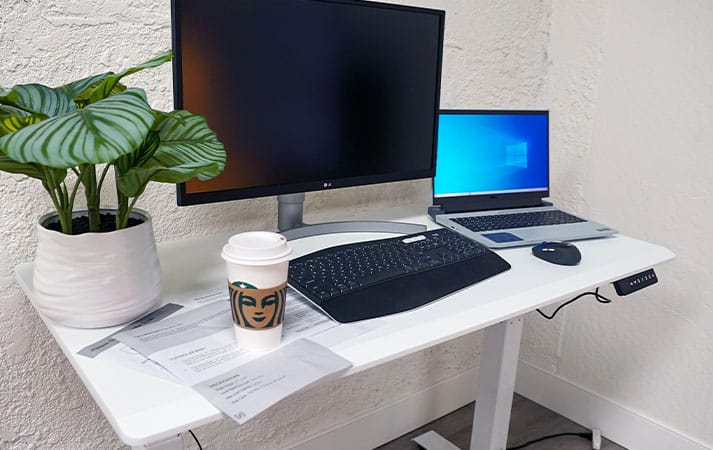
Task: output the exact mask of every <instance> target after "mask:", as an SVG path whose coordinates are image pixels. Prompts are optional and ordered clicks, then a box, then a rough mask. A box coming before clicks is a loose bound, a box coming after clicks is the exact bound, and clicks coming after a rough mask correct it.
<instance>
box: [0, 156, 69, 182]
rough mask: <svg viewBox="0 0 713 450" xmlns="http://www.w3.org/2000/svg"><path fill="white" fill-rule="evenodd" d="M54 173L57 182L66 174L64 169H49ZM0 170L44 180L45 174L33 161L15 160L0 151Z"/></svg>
mask: <svg viewBox="0 0 713 450" xmlns="http://www.w3.org/2000/svg"><path fill="white" fill-rule="evenodd" d="M50 170H52V171H53V173H54V177H55V179H56V180H57V181H58V182H61V181H62V180H64V179H65V177H66V176H67V170H66V169H50ZM0 171H1V172H10V173H19V174H22V175H27V176H28V177H32V178H36V179H38V180H42V181H45V174H44V173H43V172H42V168H41V167H40V166H39V165H37V164H33V163H21V162H17V161H15V160H14V159H12V158H10V157H9V156H7V155H5V154H2V153H0Z"/></svg>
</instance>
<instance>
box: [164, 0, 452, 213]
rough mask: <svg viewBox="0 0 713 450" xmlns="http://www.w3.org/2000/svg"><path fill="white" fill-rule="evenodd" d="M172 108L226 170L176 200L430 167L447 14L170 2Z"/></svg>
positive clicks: (333, 2) (337, 5) (414, 174)
mask: <svg viewBox="0 0 713 450" xmlns="http://www.w3.org/2000/svg"><path fill="white" fill-rule="evenodd" d="M172 6H173V46H174V54H175V59H174V95H175V106H176V108H183V109H188V110H189V111H191V112H193V113H197V114H201V115H203V116H205V117H206V119H207V121H208V124H209V126H210V127H211V128H213V129H214V130H215V131H216V133H217V134H218V138H219V139H220V140H221V141H222V142H223V143H224V144H225V147H226V151H227V154H228V159H227V165H226V167H225V170H224V172H223V173H222V174H221V175H219V176H218V177H216V178H214V179H212V180H208V181H198V180H194V181H190V182H188V183H185V184H182V185H179V187H178V202H179V204H181V205H189V204H196V203H206V202H213V201H224V200H235V199H242V198H252V197H260V196H266V195H275V194H287V193H297V192H305V191H314V190H321V189H329V188H337V187H346V186H356V185H363V184H371V183H379V182H387V181H398V180H408V179H416V178H426V177H431V176H433V175H434V171H435V146H436V130H437V120H438V119H437V113H438V105H439V92H440V73H441V57H442V45H443V44H442V43H443V21H444V13H443V12H442V11H437V10H431V9H424V8H414V7H407V6H400V5H390V4H381V3H374V2H366V1H357V0H241V1H233V0H200V1H198V0H173V4H172Z"/></svg>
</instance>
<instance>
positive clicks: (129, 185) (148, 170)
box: [116, 163, 218, 197]
mask: <svg viewBox="0 0 713 450" xmlns="http://www.w3.org/2000/svg"><path fill="white" fill-rule="evenodd" d="M213 164H214V165H215V167H208V166H207V165H206V164H205V163H191V164H181V165H178V166H173V167H170V168H166V167H159V166H154V167H135V168H133V169H131V170H129V171H128V172H127V173H126V174H124V175H121V176H118V177H117V178H116V186H117V188H118V189H119V191H121V193H122V194H124V195H126V196H127V197H136V196H137V195H139V194H141V193H142V192H143V191H144V189H145V188H146V185H147V184H148V183H149V181H159V182H163V183H183V182H184V181H188V180H191V179H193V178H195V177H197V176H198V175H199V174H201V173H203V172H205V171H206V169H208V170H217V169H218V165H217V164H216V163H213Z"/></svg>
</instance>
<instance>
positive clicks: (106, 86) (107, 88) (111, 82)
mask: <svg viewBox="0 0 713 450" xmlns="http://www.w3.org/2000/svg"><path fill="white" fill-rule="evenodd" d="M172 57H173V51H171V50H168V51H166V52H164V53H161V54H160V55H158V56H156V57H154V58H151V59H149V60H148V61H145V62H143V63H141V64H139V65H138V66H134V67H131V68H129V69H126V70H123V71H121V72H119V73H117V74H110V75H109V76H107V77H106V78H105V79H103V80H102V81H101V82H100V83H98V84H97V85H96V86H95V87H94V88H93V89H92V91H91V93H90V94H89V103H94V102H97V101H99V100H101V99H104V98H107V97H109V96H111V95H114V94H115V93H116V92H115V88H116V86H117V84H118V83H119V80H121V79H122V78H124V77H125V76H127V75H131V74H132V73H136V72H138V71H140V70H144V69H150V68H152V67H158V66H160V65H161V64H163V63H165V62H168V61H170V60H171V58H172Z"/></svg>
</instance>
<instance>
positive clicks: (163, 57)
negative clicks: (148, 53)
mask: <svg viewBox="0 0 713 450" xmlns="http://www.w3.org/2000/svg"><path fill="white" fill-rule="evenodd" d="M171 58H173V50H166V51H165V52H163V53H161V54H159V55H157V56H154V57H153V58H151V59H149V60H148V61H144V62H142V63H141V64H139V65H138V66H135V67H132V68H130V69H126V70H124V71H122V72H119V73H118V74H116V76H118V77H119V78H124V77H125V76H127V75H131V74H132V73H136V72H138V71H140V70H144V69H151V68H153V67H158V66H160V65H161V64H163V63H167V62H169V61H170V60H171Z"/></svg>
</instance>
